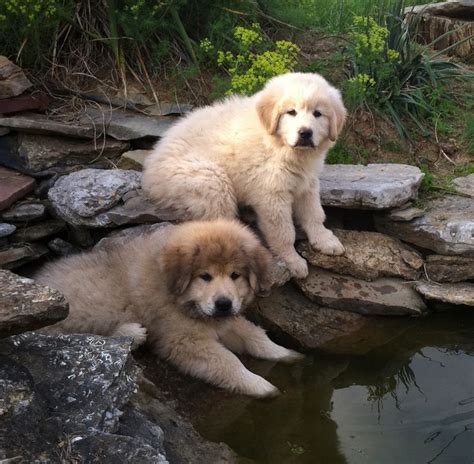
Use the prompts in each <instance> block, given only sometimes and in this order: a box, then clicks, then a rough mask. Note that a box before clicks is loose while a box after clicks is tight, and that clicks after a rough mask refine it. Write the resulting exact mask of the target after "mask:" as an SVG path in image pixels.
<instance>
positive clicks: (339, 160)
mask: <svg viewBox="0 0 474 464" xmlns="http://www.w3.org/2000/svg"><path fill="white" fill-rule="evenodd" d="M326 163H327V164H354V157H353V155H352V153H351V152H350V151H349V149H348V147H347V145H346V143H345V141H344V139H339V140H338V142H337V143H336V145H334V147H332V148H331V149H330V150H329V153H328V156H327V158H326Z"/></svg>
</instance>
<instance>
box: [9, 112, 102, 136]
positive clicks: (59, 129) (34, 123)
mask: <svg viewBox="0 0 474 464" xmlns="http://www.w3.org/2000/svg"><path fill="white" fill-rule="evenodd" d="M0 126H2V127H8V128H10V129H15V130H18V131H20V132H27V133H31V134H43V135H63V136H67V137H78V138H84V139H94V138H96V137H97V136H99V135H100V133H101V132H100V128H94V125H93V124H92V123H91V122H89V123H88V124H75V123H65V122H60V121H55V120H53V119H50V118H48V116H46V115H43V114H35V113H30V114H20V115H15V116H10V117H0Z"/></svg>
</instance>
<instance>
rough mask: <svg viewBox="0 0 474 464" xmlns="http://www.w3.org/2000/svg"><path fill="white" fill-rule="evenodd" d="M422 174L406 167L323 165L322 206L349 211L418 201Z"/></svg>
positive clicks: (394, 165)
mask: <svg viewBox="0 0 474 464" xmlns="http://www.w3.org/2000/svg"><path fill="white" fill-rule="evenodd" d="M423 175H424V174H423V173H422V172H421V171H420V170H419V169H418V168H417V167H415V166H408V165H405V164H369V165H367V166H362V165H347V164H332V165H326V166H325V168H324V171H323V172H322V174H321V176H320V184H321V202H322V204H323V205H325V206H337V207H340V208H350V209H353V208H355V209H387V208H395V207H397V206H401V205H403V204H405V203H406V202H407V201H410V200H413V199H415V198H416V197H417V194H418V188H419V186H420V184H421V180H422V179H423Z"/></svg>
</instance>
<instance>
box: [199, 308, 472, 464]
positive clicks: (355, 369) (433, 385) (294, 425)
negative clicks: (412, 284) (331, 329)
mask: <svg viewBox="0 0 474 464" xmlns="http://www.w3.org/2000/svg"><path fill="white" fill-rule="evenodd" d="M405 321H406V322H405ZM397 324H400V330H399V332H398V335H397V336H395V337H394V338H392V339H390V340H389V341H387V342H386V343H385V344H384V345H382V346H378V347H377V348H374V349H372V350H371V351H370V352H369V353H367V354H365V355H363V356H360V355H359V356H336V355H334V356H332V355H324V356H322V355H321V356H320V355H318V356H313V357H308V359H307V360H306V362H304V363H302V364H299V365H293V366H285V365H270V366H269V365H268V363H262V362H259V361H252V362H248V363H246V364H247V365H249V367H251V368H252V369H253V370H254V371H255V372H258V373H260V374H262V375H264V376H265V377H266V378H267V379H269V380H270V381H272V382H273V383H274V384H276V385H277V386H278V387H279V388H280V389H281V390H282V391H283V394H282V395H281V396H280V397H278V398H276V399H273V400H264V401H262V400H247V399H243V398H241V397H240V398H236V397H228V398H223V399H222V400H221V401H219V402H218V403H216V404H215V405H214V406H213V407H211V408H209V409H208V411H206V412H205V413H204V414H203V415H201V416H200V418H199V422H198V423H197V424H196V425H197V429H198V430H199V432H200V433H201V434H202V435H204V436H205V437H206V438H208V439H211V440H213V441H222V442H225V443H227V444H228V445H229V446H231V447H232V448H233V449H234V450H235V451H236V452H237V453H238V454H239V455H240V456H242V462H257V463H271V464H280V463H282V464H284V463H301V464H303V463H308V464H309V463H311V464H318V463H321V464H325V463H328V464H330V463H351V464H352V463H356V464H358V463H364V464H365V463H370V464H371V463H377V464H378V463H383V464H386V463H393V464H402V463H403V464H405V463H407V464H411V463H436V464H441V463H449V464H451V463H453V464H464V463H466V464H467V463H469V464H472V463H474V312H469V311H463V312H452V313H443V314H435V315H433V316H430V317H428V318H425V319H418V320H406V319H405V320H404V321H402V322H397Z"/></svg>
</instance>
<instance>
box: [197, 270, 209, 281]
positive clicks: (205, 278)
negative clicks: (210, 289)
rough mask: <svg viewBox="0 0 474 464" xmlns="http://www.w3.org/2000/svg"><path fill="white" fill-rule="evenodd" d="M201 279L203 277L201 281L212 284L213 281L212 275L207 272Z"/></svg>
mask: <svg viewBox="0 0 474 464" xmlns="http://www.w3.org/2000/svg"><path fill="white" fill-rule="evenodd" d="M199 277H201V279H202V280H204V281H205V282H210V281H211V280H212V276H211V274H208V273H207V272H205V273H204V274H201V275H200V276H199Z"/></svg>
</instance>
